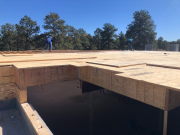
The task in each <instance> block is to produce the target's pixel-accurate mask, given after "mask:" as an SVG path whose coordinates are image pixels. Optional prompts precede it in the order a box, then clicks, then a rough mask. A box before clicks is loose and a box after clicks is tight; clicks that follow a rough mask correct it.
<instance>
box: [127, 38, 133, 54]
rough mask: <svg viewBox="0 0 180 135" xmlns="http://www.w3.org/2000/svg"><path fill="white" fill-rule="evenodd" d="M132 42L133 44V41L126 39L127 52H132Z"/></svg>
mask: <svg viewBox="0 0 180 135" xmlns="http://www.w3.org/2000/svg"><path fill="white" fill-rule="evenodd" d="M132 42H133V39H128V41H127V45H128V51H129V50H131V51H132V50H133V48H132Z"/></svg>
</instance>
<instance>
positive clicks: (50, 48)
mask: <svg viewBox="0 0 180 135" xmlns="http://www.w3.org/2000/svg"><path fill="white" fill-rule="evenodd" d="M46 43H47V50H49V51H52V40H51V38H49V37H48V38H47V39H46V41H45V42H44V44H43V48H42V51H44V46H45V45H46Z"/></svg>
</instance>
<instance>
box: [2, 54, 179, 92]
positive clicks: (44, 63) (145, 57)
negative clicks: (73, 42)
mask: <svg viewBox="0 0 180 135" xmlns="http://www.w3.org/2000/svg"><path fill="white" fill-rule="evenodd" d="M24 53H25V52H24ZM164 53H166V54H164ZM9 55H10V54H9ZM179 61H180V53H179V52H163V51H162V52H155V51H152V52H148V51H133V52H131V51H103V52H101V51H100V52H77V53H38V54H33V56H15V57H4V56H2V55H1V56H0V66H3V65H14V66H16V67H17V68H18V69H21V68H23V69H25V68H38V67H53V66H61V65H73V66H77V67H80V66H92V67H97V68H103V69H107V70H111V71H117V72H123V74H119V75H120V76H123V77H127V78H131V79H135V80H141V81H145V82H149V83H152V84H158V85H162V86H166V87H170V88H174V89H176V90H178V91H180V83H179V81H178V80H180V71H179V69H178V68H180V62H179ZM145 64H147V65H145ZM148 65H152V66H148ZM158 66H161V67H158ZM164 67H168V68H164ZM174 68H176V69H174Z"/></svg>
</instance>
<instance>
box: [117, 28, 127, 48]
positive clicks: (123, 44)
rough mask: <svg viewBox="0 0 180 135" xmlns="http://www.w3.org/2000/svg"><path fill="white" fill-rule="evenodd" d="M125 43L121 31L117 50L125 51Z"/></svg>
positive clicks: (125, 40)
mask: <svg viewBox="0 0 180 135" xmlns="http://www.w3.org/2000/svg"><path fill="white" fill-rule="evenodd" d="M126 42H127V39H126V37H125V35H124V33H123V32H122V31H121V32H120V33H119V46H118V49H120V50H124V49H125V45H126Z"/></svg>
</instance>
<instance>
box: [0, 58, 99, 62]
mask: <svg viewBox="0 0 180 135" xmlns="http://www.w3.org/2000/svg"><path fill="white" fill-rule="evenodd" d="M95 58H97V57H87V58H63V59H39V60H20V61H0V63H14V62H33V61H52V60H53V61H54V60H75V59H95Z"/></svg>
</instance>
